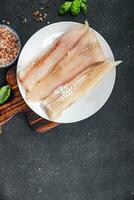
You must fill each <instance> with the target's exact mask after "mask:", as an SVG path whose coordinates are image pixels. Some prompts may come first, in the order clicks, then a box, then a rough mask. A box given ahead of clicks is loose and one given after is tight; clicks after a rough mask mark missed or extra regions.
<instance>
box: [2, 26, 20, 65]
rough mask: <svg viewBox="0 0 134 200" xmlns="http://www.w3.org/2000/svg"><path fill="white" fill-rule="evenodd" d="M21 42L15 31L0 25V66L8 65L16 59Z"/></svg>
mask: <svg viewBox="0 0 134 200" xmlns="http://www.w3.org/2000/svg"><path fill="white" fill-rule="evenodd" d="M20 48H21V44H20V39H19V36H18V35H17V33H16V32H15V31H14V30H13V29H12V28H10V27H8V26H6V25H0V67H8V66H10V65H12V64H13V63H14V62H15V60H16V59H17V57H18V55H19V52H20Z"/></svg>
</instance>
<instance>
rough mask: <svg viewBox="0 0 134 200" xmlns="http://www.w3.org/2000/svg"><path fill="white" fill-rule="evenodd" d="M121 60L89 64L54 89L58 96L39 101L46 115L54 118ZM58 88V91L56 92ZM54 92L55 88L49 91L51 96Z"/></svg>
mask: <svg viewBox="0 0 134 200" xmlns="http://www.w3.org/2000/svg"><path fill="white" fill-rule="evenodd" d="M120 63H121V61H116V62H113V61H105V62H102V63H100V64H96V65H93V66H90V67H89V68H88V69H86V70H85V71H84V72H82V73H81V74H79V75H78V76H77V77H75V78H74V79H73V80H72V81H70V82H69V83H67V84H65V85H63V86H61V87H60V88H57V89H56V91H57V92H56V93H57V94H58V93H59V94H60V96H59V97H58V98H54V99H53V100H52V99H50V98H49V97H47V98H46V99H45V101H43V102H42V103H41V106H42V107H43V108H44V110H45V112H46V113H47V115H48V117H49V118H50V119H51V120H55V119H56V118H57V117H58V116H60V114H61V113H62V112H63V111H64V110H65V109H67V108H68V107H69V106H70V105H71V104H72V103H74V102H75V101H76V100H78V99H79V98H80V97H81V96H83V95H84V94H86V93H87V92H89V91H90V90H91V89H92V88H93V87H94V86H95V85H96V84H97V83H99V82H100V81H101V79H102V78H103V77H104V76H105V74H107V73H108V72H109V71H111V70H112V69H113V68H115V67H116V66H117V65H119V64H120ZM58 90H59V92H58ZM54 94H55V90H54V91H53V92H52V93H51V97H52V96H53V95H54Z"/></svg>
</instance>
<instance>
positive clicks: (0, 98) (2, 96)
mask: <svg viewBox="0 0 134 200" xmlns="http://www.w3.org/2000/svg"><path fill="white" fill-rule="evenodd" d="M10 94H11V88H10V87H9V86H8V85H6V86H3V87H2V88H1V89H0V104H3V103H5V101H6V100H7V99H8V98H9V97H10Z"/></svg>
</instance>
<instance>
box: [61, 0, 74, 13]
mask: <svg viewBox="0 0 134 200" xmlns="http://www.w3.org/2000/svg"><path fill="white" fill-rule="evenodd" d="M71 5H72V2H70V1H66V2H64V3H63V4H61V5H60V6H59V14H61V15H64V14H65V13H67V12H68V11H69V10H70V8H71Z"/></svg>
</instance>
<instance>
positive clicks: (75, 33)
mask: <svg viewBox="0 0 134 200" xmlns="http://www.w3.org/2000/svg"><path fill="white" fill-rule="evenodd" d="M88 30H89V26H88V23H87V22H86V24H84V25H82V24H81V25H77V26H75V27H74V28H72V29H71V30H69V31H67V32H65V33H64V34H63V35H62V36H61V37H59V38H58V39H56V40H55V41H54V43H53V44H52V46H51V47H50V48H49V49H48V50H47V51H46V52H44V53H42V54H41V56H39V58H37V59H35V60H34V61H32V62H31V63H30V64H29V65H28V66H27V67H26V68H25V69H24V70H22V71H20V72H19V73H18V77H19V80H20V81H21V82H22V83H23V86H24V88H25V89H26V90H29V91H30V90H32V89H33V87H34V86H35V85H36V84H37V83H38V82H39V81H40V80H41V79H42V78H43V77H45V76H46V75H47V74H48V73H49V72H50V71H51V70H53V68H54V66H55V65H56V64H57V63H58V62H59V61H60V60H61V59H62V58H63V57H64V56H65V55H66V54H67V52H68V51H69V50H70V49H72V48H73V47H74V46H75V45H76V44H77V42H78V41H79V40H80V38H81V37H82V36H83V35H84V34H86V33H87V32H88Z"/></svg>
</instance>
